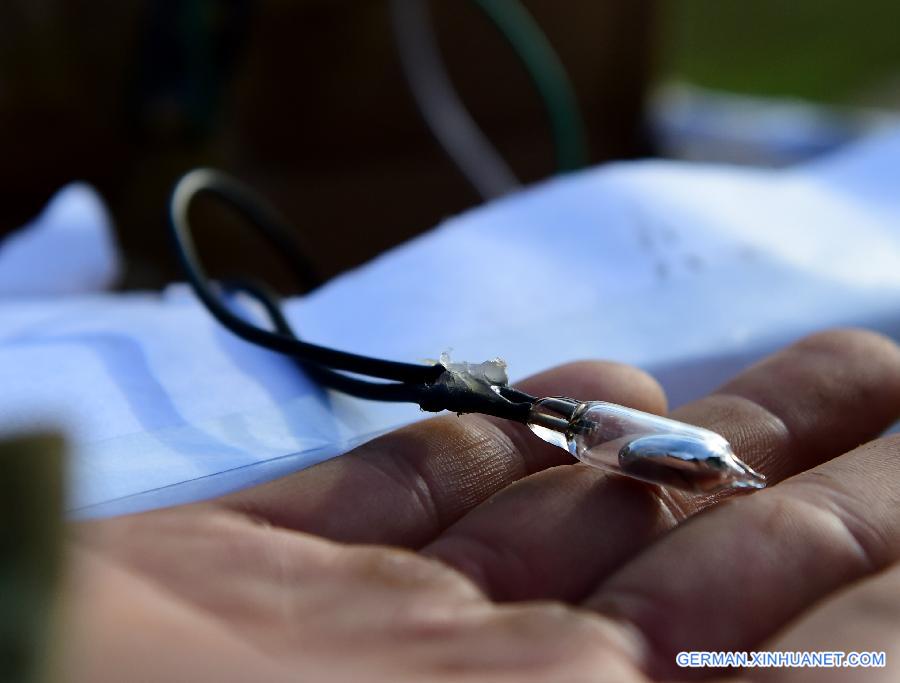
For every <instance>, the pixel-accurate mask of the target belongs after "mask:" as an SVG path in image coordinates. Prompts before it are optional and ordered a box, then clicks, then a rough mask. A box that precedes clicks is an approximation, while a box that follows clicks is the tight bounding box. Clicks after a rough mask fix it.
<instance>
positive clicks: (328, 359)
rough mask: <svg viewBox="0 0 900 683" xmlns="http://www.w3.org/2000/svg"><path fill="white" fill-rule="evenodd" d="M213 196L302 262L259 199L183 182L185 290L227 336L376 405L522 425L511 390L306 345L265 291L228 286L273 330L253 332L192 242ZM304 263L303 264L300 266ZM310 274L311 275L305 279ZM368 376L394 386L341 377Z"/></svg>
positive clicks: (217, 175) (457, 373) (195, 177)
mask: <svg viewBox="0 0 900 683" xmlns="http://www.w3.org/2000/svg"><path fill="white" fill-rule="evenodd" d="M203 192H209V193H211V194H213V195H214V196H216V197H218V198H219V199H222V200H224V201H225V202H226V203H228V204H229V205H230V206H231V207H233V208H235V209H237V210H238V211H239V213H241V215H243V216H244V217H245V218H247V219H248V220H249V221H250V222H251V223H252V224H253V225H254V226H256V227H257V228H260V229H261V230H262V231H263V232H264V234H265V235H266V237H267V238H268V239H269V240H270V242H272V243H273V244H275V245H277V246H279V247H284V249H285V252H284V253H286V254H294V255H295V258H294V261H295V262H297V263H298V264H301V265H302V264H304V263H305V259H303V258H302V255H301V254H300V253H299V250H296V249H295V248H294V246H293V244H289V241H290V230H289V229H287V228H285V227H284V226H285V225H286V223H285V222H284V221H283V220H281V219H280V218H277V219H273V216H274V217H277V216H278V214H277V212H275V211H274V209H272V208H271V207H268V205H266V204H264V203H262V202H261V201H260V200H258V199H257V197H256V195H255V193H254V192H253V191H252V190H250V189H249V188H248V187H246V186H244V185H242V184H241V183H239V182H238V181H236V180H234V179H233V178H229V177H228V176H226V175H225V174H223V173H221V172H219V171H213V170H211V169H197V170H194V171H191V172H189V173H187V174H186V175H185V176H183V177H182V178H181V180H179V181H178V183H177V184H176V186H175V190H174V191H173V193H172V200H171V206H170V209H171V228H172V235H173V237H174V239H175V247H176V250H177V253H178V258H179V260H180V261H181V264H182V266H183V267H184V270H185V274H186V276H187V279H188V282H189V283H190V285H191V287H192V288H193V290H194V292H195V293H196V294H197V296H198V297H199V298H200V300H201V301H202V302H203V303H204V304H205V305H206V307H207V309H209V311H210V313H211V314H212V315H213V316H215V318H216V319H217V320H218V321H219V322H220V323H222V325H224V326H225V327H226V328H227V329H228V330H230V331H231V332H233V333H234V334H236V335H237V336H239V337H241V338H242V339H244V340H246V341H249V342H251V343H254V344H257V345H259V346H262V347H264V348H267V349H271V350H273V351H280V352H282V353H285V354H287V355H289V356H291V357H292V358H294V359H295V360H296V361H297V362H298V363H299V364H300V365H301V367H302V368H303V369H304V370H305V371H306V372H307V374H308V375H309V376H310V377H311V378H312V379H313V380H315V381H316V382H319V383H320V384H322V385H324V386H328V387H330V388H332V389H336V390H338V391H342V392H344V393H347V394H350V395H352V396H357V397H359V398H365V399H370V400H376V401H400V402H410V403H418V404H419V406H420V407H421V408H422V409H423V410H427V411H431V412H439V411H442V410H450V411H453V412H456V413H484V414H487V415H495V416H497V417H502V418H506V419H509V420H516V421H518V422H525V421H526V420H527V419H528V415H529V413H530V411H531V407H532V405H533V404H534V402H535V401H536V400H537V399H535V398H534V397H533V396H529V395H528V394H526V393H524V392H521V391H518V390H516V389H511V388H509V387H506V386H500V387H493V386H488V385H487V383H486V382H485V381H484V378H483V377H482V378H479V377H476V376H474V375H472V374H470V373H467V372H466V371H464V370H460V369H459V368H452V367H445V366H444V365H443V364H440V363H435V364H434V365H414V364H411V363H398V362H395V361H387V360H381V359H379V358H369V357H367V356H360V355H357V354H353V353H347V352H345V351H337V350H335V349H330V348H327V347H324V346H317V345H315V344H310V343H308V342H304V341H301V340H300V338H299V337H298V336H297V335H296V333H295V332H294V330H293V328H292V327H291V325H290V323H289V322H288V320H287V318H286V317H285V315H284V313H283V311H282V309H281V305H280V303H279V299H278V296H277V295H276V294H275V293H274V292H272V291H270V290H269V289H268V288H267V287H265V286H264V285H261V284H258V283H256V282H253V281H250V280H246V279H234V278H233V279H231V280H229V281H228V282H227V283H225V287H224V288H225V292H226V293H228V292H231V293H235V292H243V293H245V294H246V295H248V296H250V297H251V298H252V299H254V300H255V301H256V302H257V303H259V304H260V305H261V306H262V307H263V310H264V311H265V313H266V316H267V317H268V320H269V323H270V324H271V325H272V327H273V328H274V330H267V329H265V328H262V327H259V326H257V325H254V324H252V323H250V322H248V321H247V320H244V319H243V318H242V317H240V316H239V315H237V314H235V313H234V312H233V311H231V310H230V309H229V307H228V305H227V303H226V301H225V300H223V298H221V297H220V296H219V295H218V294H217V293H216V292H215V291H214V290H213V283H212V282H210V280H209V278H208V277H207V275H206V273H205V272H204V270H203V268H202V266H201V264H200V261H199V259H198V258H197V254H196V249H195V246H194V243H193V240H192V238H191V231H190V220H189V216H188V213H189V211H190V207H191V202H192V201H193V199H194V198H195V197H196V196H197V195H198V194H201V193H203ZM297 256H299V257H300V258H296V257H297ZM305 272H308V271H305ZM336 370H343V371H345V372H350V373H354V374H357V375H365V376H369V377H375V378H379V379H385V380H396V381H394V382H371V381H367V380H363V379H359V378H356V377H350V376H348V375H345V374H343V373H342V372H336Z"/></svg>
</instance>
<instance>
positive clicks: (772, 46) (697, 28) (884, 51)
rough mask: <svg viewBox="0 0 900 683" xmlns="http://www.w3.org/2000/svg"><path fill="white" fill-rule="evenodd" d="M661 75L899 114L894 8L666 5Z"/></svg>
mask: <svg viewBox="0 0 900 683" xmlns="http://www.w3.org/2000/svg"><path fill="white" fill-rule="evenodd" d="M661 11H662V12H663V13H664V19H663V21H662V22H661V25H662V26H663V32H662V36H661V38H662V41H663V45H664V47H663V50H662V59H661V67H662V68H661V75H664V76H669V77H677V78H679V79H683V80H687V81H690V82H692V83H695V84H697V85H701V86H705V87H709V88H716V89H722V90H733V91H737V92H742V93H749V94H759V95H769V96H789V97H801V98H808V99H812V100H816V101H820V102H828V103H840V104H861V105H877V106H890V107H894V108H900V1H898V0H857V2H847V0H750V1H748V0H667V2H665V3H663V5H662V6H661Z"/></svg>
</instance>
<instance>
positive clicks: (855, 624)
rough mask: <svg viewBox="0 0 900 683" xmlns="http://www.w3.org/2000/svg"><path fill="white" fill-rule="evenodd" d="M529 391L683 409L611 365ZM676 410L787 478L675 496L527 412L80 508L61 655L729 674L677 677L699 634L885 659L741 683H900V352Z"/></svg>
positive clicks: (226, 666)
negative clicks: (556, 437)
mask: <svg viewBox="0 0 900 683" xmlns="http://www.w3.org/2000/svg"><path fill="white" fill-rule="evenodd" d="M523 387H524V388H525V389H526V390H528V391H530V392H532V393H538V394H566V395H574V396H578V397H582V398H586V399H602V400H608V401H614V402H618V403H623V404H626V405H630V406H633V407H636V408H639V409H642V410H647V411H651V412H664V411H665V399H664V397H663V395H662V392H661V391H660V389H659V387H658V386H657V385H656V383H655V382H654V381H653V380H652V379H650V378H649V377H648V376H646V375H644V374H643V373H641V372H640V371H638V370H635V369H632V368H628V367H624V366H620V365H615V364H609V363H587V362H585V363H577V364H573V365H568V366H565V367H562V368H558V369H556V370H553V371H550V372H547V373H545V374H543V375H540V376H538V377H535V378H533V379H531V380H529V381H528V382H526V383H523ZM674 416H675V417H676V418H678V419H681V420H683V421H686V422H691V423H694V424H699V425H702V426H704V427H707V428H709V429H712V430H715V431H717V432H719V433H721V434H722V435H723V436H725V437H726V438H727V439H729V440H730V441H731V443H732V445H733V446H734V447H735V451H736V453H737V455H738V456H739V457H740V458H741V459H742V460H744V461H745V462H747V463H748V464H749V465H750V466H751V467H753V468H755V469H757V470H759V471H762V472H763V473H765V474H766V476H767V477H768V480H769V484H770V488H768V489H766V490H763V491H761V492H758V493H753V494H750V495H746V496H740V497H731V498H728V497H727V496H722V495H719V496H716V497H705V498H696V497H688V496H686V495H682V494H679V493H677V492H671V493H666V494H661V491H660V489H658V488H656V487H653V486H649V485H645V484H642V483H640V482H636V481H632V480H629V479H625V478H622V477H618V476H614V475H610V474H606V473H604V472H601V471H598V470H595V469H592V468H588V467H586V466H583V465H573V464H571V460H570V458H569V457H568V455H567V454H566V453H564V452H563V451H561V450H559V449H556V448H553V447H550V446H547V445H546V444H543V443H541V442H540V441H538V440H537V439H534V438H533V437H532V436H531V435H529V434H528V433H527V431H526V430H525V429H524V428H522V427H521V426H519V425H514V424H510V423H503V422H500V421H494V420H491V419H488V418H485V417H481V416H466V417H463V418H457V417H455V416H447V417H440V418H436V419H433V420H429V421H427V422H423V423H419V424H416V425H412V426H410V427H407V428H405V429H401V430H398V431H396V432H393V433H391V434H388V435H386V436H384V437H382V438H380V439H378V440H376V441H373V442H370V443H368V444H366V445H364V446H362V447H360V448H358V449H356V450H355V451H353V452H352V453H350V454H347V455H345V456H342V457H340V458H336V459H334V460H331V461H328V462H325V463H322V464H320V465H317V466H315V467H312V468H310V469H307V470H304V471H302V472H298V473H296V474H294V475H291V476H289V477H286V478H284V479H281V480H278V481H274V482H271V483H268V484H265V485H262V486H259V487H256V488H253V489H248V490H245V491H242V492H239V493H237V494H234V495H231V496H227V497H225V498H222V499H219V500H216V501H212V502H207V503H201V504H194V505H188V506H183V507H178V508H173V509H168V510H160V511H155V512H150V513H146V514H142V515H136V516H131V517H122V518H115V519H108V520H102V521H97V522H89V523H84V524H81V525H78V526H77V528H76V531H75V536H76V539H75V540H74V541H73V543H72V550H71V553H70V558H69V559H70V562H69V578H68V579H67V582H66V593H65V595H66V599H65V603H64V604H65V618H64V619H63V629H62V636H63V638H62V642H63V651H62V653H61V656H60V662H61V664H60V667H59V669H60V672H61V674H63V675H64V676H65V678H66V680H70V681H78V682H82V681H84V682H87V681H90V682H91V683H99V682H103V681H125V680H127V681H134V682H137V681H206V680H210V681H217V682H226V681H298V680H302V681H361V680H364V681H375V682H378V681H422V682H429V681H458V680H473V681H475V680H477V681H497V682H500V681H516V682H521V681H554V682H555V681H615V682H617V683H631V682H639V681H648V680H659V679H664V680H671V679H678V678H685V677H697V676H703V675H706V676H710V675H719V676H721V675H723V672H721V671H709V670H687V669H678V668H677V666H676V664H675V654H676V653H677V652H679V651H682V650H728V651H734V650H756V649H767V648H771V649H777V650H846V651H851V650H857V651H872V650H886V651H887V668H884V669H853V670H851V669H837V670H827V669H818V670H787V669H778V670H748V671H746V672H743V673H736V674H734V675H735V676H737V677H738V678H739V679H740V680H750V679H754V680H755V678H754V677H760V678H766V680H776V681H780V680H783V681H790V682H798V681H806V680H815V681H823V680H840V681H847V680H862V678H863V677H864V676H868V677H869V678H866V680H896V678H897V675H898V674H897V672H898V670H900V619H898V617H900V590H898V589H900V564H898V560H900V459H898V456H900V439H898V437H897V436H893V437H886V438H882V439H879V440H875V441H869V440H870V439H873V438H875V437H876V436H877V435H878V434H879V433H880V432H881V431H882V430H883V429H884V428H885V427H887V426H889V425H890V424H891V423H892V422H893V420H895V419H896V418H897V417H900V350H898V348H897V347H896V346H895V345H893V343H891V342H890V341H888V340H886V339H884V338H881V337H878V336H876V335H873V334H870V333H865V332H857V331H841V332H832V333H826V334H821V335H817V336H814V337H811V338H809V339H807V340H805V341H803V342H801V343H799V344H797V345H795V346H793V347H791V348H789V349H787V350H786V351H783V352H781V353H780V354H777V355H775V356H773V357H771V358H769V359H768V360H766V361H764V362H763V363H761V364H759V365H757V366H755V367H753V368H752V369H750V370H748V371H747V372H745V373H743V374H742V375H741V376H739V377H738V378H737V379H735V380H733V381H732V382H730V383H729V384H728V385H726V386H725V387H724V388H723V389H722V390H721V391H720V392H717V393H715V394H713V395H711V396H708V397H706V398H704V399H701V400H699V401H696V402H694V403H692V404H690V405H687V406H685V407H683V408H681V409H679V410H678V411H676V412H675V413H674ZM860 444H862V445H860ZM848 451H849V452H848ZM774 484H777V485H775V486H773V485H774ZM688 517H689V518H690V520H689V521H688V522H685V521H684V520H685V518H688Z"/></svg>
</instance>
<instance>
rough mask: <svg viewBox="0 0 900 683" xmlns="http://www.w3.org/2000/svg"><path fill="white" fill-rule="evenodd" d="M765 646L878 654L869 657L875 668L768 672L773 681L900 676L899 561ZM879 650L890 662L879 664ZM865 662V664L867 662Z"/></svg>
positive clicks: (826, 603) (813, 611)
mask: <svg viewBox="0 0 900 683" xmlns="http://www.w3.org/2000/svg"><path fill="white" fill-rule="evenodd" d="M762 649H764V650H768V651H773V650H774V651H778V652H807V651H810V652H843V653H845V654H848V655H849V654H850V653H860V654H861V653H867V654H872V655H874V657H873V658H872V659H870V660H868V661H870V662H872V663H873V664H874V666H872V667H871V668H868V667H866V668H857V669H848V668H846V667H841V668H837V669H824V668H820V669H799V670H792V671H787V670H779V669H776V670H773V671H770V672H767V673H768V674H769V675H768V676H767V677H766V680H767V681H773V682H774V683H777V682H778V681H784V683H805V682H807V681H808V682H809V683H814V682H815V683H818V682H819V681H822V682H823V683H829V682H832V683H843V682H844V681H847V680H849V679H850V678H851V674H852V678H853V680H855V681H896V680H900V565H898V564H895V565H893V566H892V567H891V568H890V569H888V570H886V571H884V572H882V573H880V574H878V575H876V576H874V577H872V578H870V579H867V580H865V581H862V582H859V583H857V584H854V585H853V586H851V587H849V588H848V589H846V590H843V591H841V592H839V593H837V594H836V595H834V596H833V597H831V598H829V599H828V600H826V601H824V602H823V603H821V604H819V605H816V606H815V607H814V608H813V609H811V610H810V611H809V612H808V613H806V614H805V615H804V616H803V617H801V618H800V619H799V620H797V621H795V622H793V623H792V624H791V625H790V626H789V627H788V628H787V630H786V631H784V632H783V633H781V634H779V635H778V636H776V637H775V638H773V639H772V640H769V641H768V642H767V643H766V644H765V645H764V646H763V648H762ZM879 653H884V665H885V666H878V658H879V657H880V656H881V655H880V654H879ZM857 661H859V660H857ZM851 663H852V662H851ZM861 663H862V664H865V660H864V661H862V662H861Z"/></svg>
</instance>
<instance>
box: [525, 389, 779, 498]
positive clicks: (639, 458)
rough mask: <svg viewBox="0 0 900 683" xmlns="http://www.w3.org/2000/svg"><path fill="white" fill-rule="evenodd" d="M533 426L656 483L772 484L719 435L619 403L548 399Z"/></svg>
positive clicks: (593, 461) (578, 451) (580, 452)
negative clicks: (746, 462) (736, 453)
mask: <svg viewBox="0 0 900 683" xmlns="http://www.w3.org/2000/svg"><path fill="white" fill-rule="evenodd" d="M528 426H529V427H530V428H531V431H533V432H534V433H535V434H536V435H537V436H539V437H540V438H541V439H543V440H544V441H546V442H548V443H551V444H553V445H555V446H559V447H560V448H562V449H564V450H567V451H569V453H571V454H572V455H574V456H575V457H576V458H578V459H579V460H580V461H581V462H583V463H586V464H588V465H592V466H594V467H600V468H602V469H606V470H611V471H613V472H618V473H620V474H626V475H628V476H630V477H634V478H636V479H641V480H643V481H648V482H651V483H654V484H661V485H663V486H670V487H673V488H678V489H682V490H685V491H691V492H695V493H712V492H714V491H719V490H721V489H726V488H734V489H760V488H763V487H764V486H765V485H766V484H765V477H764V476H763V475H761V474H758V473H757V472H754V471H753V470H752V469H751V468H750V467H749V466H748V465H746V464H744V463H743V462H741V461H740V460H739V459H738V458H737V456H736V455H735V454H734V451H732V450H731V445H730V444H729V443H728V441H726V440H725V439H724V438H723V437H722V436H720V435H719V434H716V433H715V432H711V431H709V430H708V429H703V428H701V427H694V426H693V425H689V424H685V423H683V422H678V421H676V420H670V419H668V418H665V417H660V416H658V415H652V414H650V413H645V412H642V411H640V410H634V409H632V408H626V407H624V406H620V405H616V404H615V403H605V402H604V401H583V402H582V401H576V400H574V399H570V398H543V399H541V400H539V401H537V402H536V403H535V404H534V406H533V407H532V409H531V414H530V415H529V419H528Z"/></svg>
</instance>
